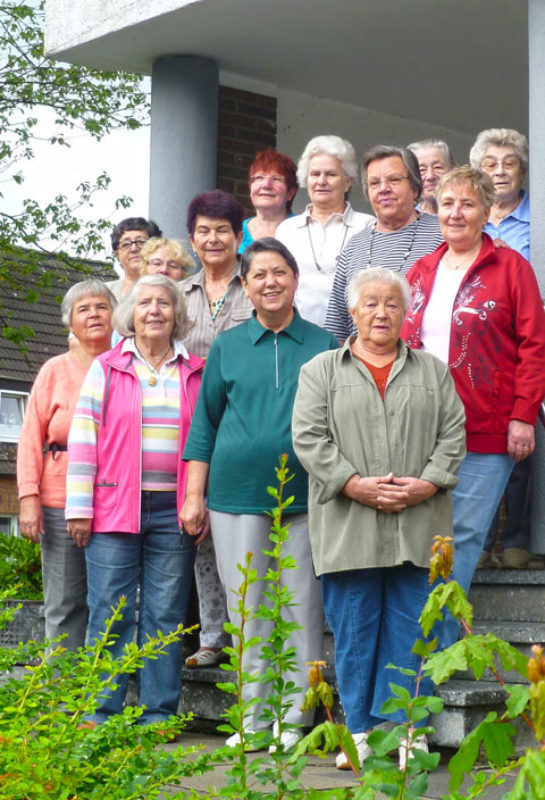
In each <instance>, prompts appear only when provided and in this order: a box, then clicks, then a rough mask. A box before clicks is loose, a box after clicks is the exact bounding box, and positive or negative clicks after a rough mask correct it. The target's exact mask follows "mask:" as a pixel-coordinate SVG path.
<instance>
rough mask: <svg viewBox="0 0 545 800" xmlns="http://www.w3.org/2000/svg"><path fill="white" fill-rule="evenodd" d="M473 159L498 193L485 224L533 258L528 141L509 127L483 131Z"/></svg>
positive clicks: (488, 229)
mask: <svg viewBox="0 0 545 800" xmlns="http://www.w3.org/2000/svg"><path fill="white" fill-rule="evenodd" d="M469 161H470V163H471V166H472V167H474V168H475V169H482V170H484V171H485V172H486V173H488V175H490V177H491V178H492V183H493V184H494V189H495V192H496V195H495V198H494V202H493V204H492V206H491V207H490V215H489V217H488V220H487V222H486V225H485V227H484V230H485V231H486V233H488V234H490V236H492V238H493V239H502V240H503V241H504V242H506V243H507V244H508V245H509V247H512V248H513V249H514V250H518V252H519V253H520V254H521V256H524V258H525V259H527V260H528V261H529V260H530V199H529V197H528V193H527V192H525V191H524V189H523V188H522V184H523V182H524V178H525V177H526V173H527V171H528V140H527V138H526V136H524V135H523V134H522V133H519V132H518V131H514V130H510V129H509V128H490V129H489V130H486V131H481V133H480V134H479V135H478V136H477V139H476V140H475V144H474V145H473V147H472V148H471V150H470V153H469Z"/></svg>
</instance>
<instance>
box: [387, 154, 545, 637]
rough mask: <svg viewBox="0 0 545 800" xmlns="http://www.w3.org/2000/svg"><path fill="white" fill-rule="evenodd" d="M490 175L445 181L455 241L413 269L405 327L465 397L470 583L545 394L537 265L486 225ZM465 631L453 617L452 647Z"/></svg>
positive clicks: (448, 232)
mask: <svg viewBox="0 0 545 800" xmlns="http://www.w3.org/2000/svg"><path fill="white" fill-rule="evenodd" d="M494 196H495V192H494V186H493V184H492V181H491V179H490V177H489V176H488V175H486V174H484V173H482V172H480V171H479V170H475V169H472V168H470V167H467V166H466V167H457V168H456V169H453V170H452V171H451V172H449V173H447V174H446V175H445V176H444V177H443V178H442V179H441V182H440V184H439V186H438V189H437V200H438V206H439V210H438V215H439V223H440V225H441V233H442V234H443V238H444V240H445V243H444V244H442V245H441V246H440V247H438V248H437V250H436V251H435V252H434V253H431V254H430V255H429V256H425V257H424V258H421V259H420V260H419V261H417V262H416V263H415V264H414V265H413V267H412V268H411V270H410V271H409V273H408V275H407V278H408V279H409V283H410V284H411V290H412V302H411V307H410V309H409V312H408V313H407V316H406V317H405V322H404V323H403V328H402V331H401V335H402V336H403V338H404V339H405V340H406V341H407V343H408V344H409V345H410V346H411V347H414V348H421V349H423V350H428V351H429V352H431V353H433V354H434V355H435V356H438V357H439V358H441V359H443V361H445V362H447V363H448V364H449V366H450V370H451V373H452V377H453V378H454V383H455V385H456V389H457V391H458V394H459V395H460V397H461V399H462V402H463V403H464V406H465V412H466V418H467V419H466V432H467V450H468V453H467V456H466V458H465V460H464V461H463V462H462V466H461V467H460V471H459V473H458V477H459V483H458V486H457V487H456V489H455V490H454V493H453V506H454V541H455V562H454V572H453V577H454V578H455V580H457V581H458V582H459V583H460V584H461V585H462V586H463V587H464V589H466V591H467V590H468V589H469V586H470V584H471V580H472V578H473V573H474V571H475V568H476V565H477V561H478V558H479V555H480V553H481V550H482V548H483V544H484V541H485V538H486V534H487V532H488V529H489V527H490V524H491V522H492V519H493V517H494V513H495V511H496V508H497V506H498V503H499V501H500V499H501V496H502V494H503V492H504V489H505V486H506V484H507V481H508V479H509V476H510V474H511V471H512V469H513V465H514V464H515V462H517V461H522V459H524V458H527V457H528V456H529V455H530V454H531V453H532V452H533V450H534V447H535V424H536V419H537V412H538V409H539V406H540V403H541V401H542V399H543V396H544V394H545V314H544V312H543V304H542V301H541V298H540V293H539V288H538V285H537V280H536V277H535V274H534V271H533V269H532V267H531V266H530V264H529V263H528V262H527V261H526V259H524V258H523V257H522V256H521V255H519V253H517V251H516V250H512V249H510V248H507V247H498V248H496V247H495V246H494V243H493V241H492V239H491V238H490V237H489V236H488V235H487V234H485V233H483V226H484V225H485V223H486V222H487V220H488V217H489V214H490V208H491V206H492V204H493V202H494ZM457 635H458V626H457V623H456V622H455V621H454V619H453V618H449V619H448V620H446V622H445V625H444V630H443V636H442V641H441V642H440V644H441V645H442V646H448V645H449V644H451V643H452V642H453V641H455V639H456V638H457Z"/></svg>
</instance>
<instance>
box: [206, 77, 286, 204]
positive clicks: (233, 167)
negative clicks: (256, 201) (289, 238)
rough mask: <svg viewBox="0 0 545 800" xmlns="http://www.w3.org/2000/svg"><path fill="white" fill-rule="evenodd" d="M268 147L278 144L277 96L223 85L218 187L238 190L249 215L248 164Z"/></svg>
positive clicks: (221, 93)
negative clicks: (268, 95) (260, 151)
mask: <svg viewBox="0 0 545 800" xmlns="http://www.w3.org/2000/svg"><path fill="white" fill-rule="evenodd" d="M267 147H276V97H267V96H266V95H261V94H254V93H253V92H244V91H242V90H241V89H231V88H230V87H227V86H220V93H219V129H218V188H219V189H224V190H225V191H226V192H231V193H232V194H234V195H235V197H237V198H238V200H240V202H241V203H242V205H243V206H244V208H245V209H246V211H247V213H248V215H249V216H253V210H252V206H251V203H250V196H249V192H248V168H249V166H250V164H251V163H252V161H253V160H254V158H255V156H256V153H257V152H258V151H259V150H263V149H265V148H267Z"/></svg>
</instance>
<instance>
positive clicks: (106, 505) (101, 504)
mask: <svg viewBox="0 0 545 800" xmlns="http://www.w3.org/2000/svg"><path fill="white" fill-rule="evenodd" d="M117 496H118V484H117V481H107V480H106V479H105V478H101V479H100V480H98V481H97V482H96V483H95V492H94V498H93V506H94V507H95V509H96V510H97V511H99V512H103V511H109V510H110V509H112V508H114V507H115V505H116V503H117Z"/></svg>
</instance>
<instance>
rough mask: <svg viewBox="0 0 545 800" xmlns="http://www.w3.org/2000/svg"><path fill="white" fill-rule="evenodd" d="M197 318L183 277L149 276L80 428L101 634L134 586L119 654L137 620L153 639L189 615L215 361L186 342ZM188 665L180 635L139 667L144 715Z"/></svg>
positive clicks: (82, 535)
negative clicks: (207, 391)
mask: <svg viewBox="0 0 545 800" xmlns="http://www.w3.org/2000/svg"><path fill="white" fill-rule="evenodd" d="M191 325H192V323H191V322H190V320H189V317H188V314H187V308H186V304H185V300H184V297H183V295H182V293H181V292H180V291H179V289H178V285H177V284H176V283H174V281H172V280H171V279H170V278H167V277H166V276H165V275H144V276H143V277H142V278H140V280H139V281H138V282H137V283H136V284H135V285H134V287H133V288H132V289H131V291H130V292H129V293H128V294H127V295H126V296H125V297H124V299H123V300H122V302H121V303H120V305H119V307H118V308H117V309H116V313H115V316H114V327H115V328H116V330H118V331H119V332H120V334H121V335H122V336H123V337H124V338H123V339H122V340H121V341H120V342H119V344H118V345H116V347H114V348H113V350H109V351H108V352H107V353H104V354H103V355H101V356H99V357H98V358H96V359H95V361H94V362H93V364H92V365H91V368H90V369H89V372H88V373H87V377H86V379H85V381H84V382H83V386H82V388H81V393H80V396H79V400H78V402H77V405H76V410H75V413H74V418H73V421H72V426H71V428H70V435H69V437H68V473H67V481H66V519H67V520H68V523H67V528H68V533H69V535H70V536H72V538H73V539H74V540H75V542H76V544H77V545H78V547H82V548H85V560H86V564H87V577H88V593H87V600H88V604H89V641H90V642H91V643H92V642H94V641H95V639H99V638H100V636H101V634H102V632H103V631H104V628H105V624H106V620H107V619H109V618H110V617H111V615H112V610H111V609H112V606H116V605H117V604H118V603H119V600H120V598H121V597H122V596H124V597H125V598H126V605H125V608H124V609H123V616H122V618H121V619H118V620H116V621H115V622H114V624H113V626H112V629H111V637H110V639H111V641H109V642H108V645H109V647H110V650H111V652H112V655H113V656H114V657H118V656H120V655H121V653H122V652H123V648H124V647H125V645H127V644H129V643H130V642H132V640H133V636H134V634H135V632H136V636H137V642H138V644H139V645H142V644H143V643H144V642H145V641H147V639H148V637H152V636H156V635H157V631H161V632H162V633H164V634H166V633H169V632H171V631H173V630H175V629H176V627H177V626H178V624H179V623H180V622H183V621H184V618H185V612H186V606H187V599H188V596H189V588H190V586H191V580H192V576H193V564H194V561H195V545H194V542H193V539H191V538H190V537H189V536H188V534H185V533H184V532H183V531H181V530H180V523H179V520H178V513H179V511H180V509H181V507H182V504H183V502H184V499H185V486H186V478H187V470H186V465H185V463H184V462H183V461H182V460H181V454H182V451H183V448H184V445H185V440H186V437H187V434H188V431H189V426H190V424H191V418H192V416H193V410H194V408H195V404H196V401H197V394H198V391H199V387H200V383H201V372H202V368H203V366H204V361H203V359H201V358H198V357H197V356H195V355H193V354H192V353H189V352H188V351H187V349H186V347H185V345H184V344H183V339H185V337H186V335H187V333H188V331H189V329H190V328H191ZM138 590H139V595H138ZM137 596H139V606H138V621H137V614H136V604H137ZM181 669H182V642H181V641H178V642H174V643H172V644H171V645H169V646H168V647H167V648H166V649H165V653H164V655H162V656H161V658H158V659H151V660H148V661H146V663H145V665H144V666H143V667H142V669H141V670H139V671H138V695H139V702H140V704H141V705H142V706H144V707H145V708H144V710H143V713H142V715H141V716H140V717H139V718H138V723H139V724H149V723H152V722H157V721H165V722H166V720H168V719H169V717H171V716H172V715H174V714H176V713H177V710H178V700H179V697H180V673H181ZM127 683H128V676H127V675H124V676H120V678H119V679H118V680H117V681H116V684H117V688H115V687H110V689H108V691H105V692H104V693H103V695H102V696H101V698H100V699H99V703H98V705H97V707H96V708H95V709H94V710H93V711H92V713H90V714H89V715H88V717H87V720H86V721H87V723H88V726H89V727H94V726H95V725H96V724H99V723H101V722H104V721H105V720H107V719H108V718H109V717H110V716H112V715H114V714H121V712H122V710H123V702H124V699H125V694H126V691H127Z"/></svg>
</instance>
